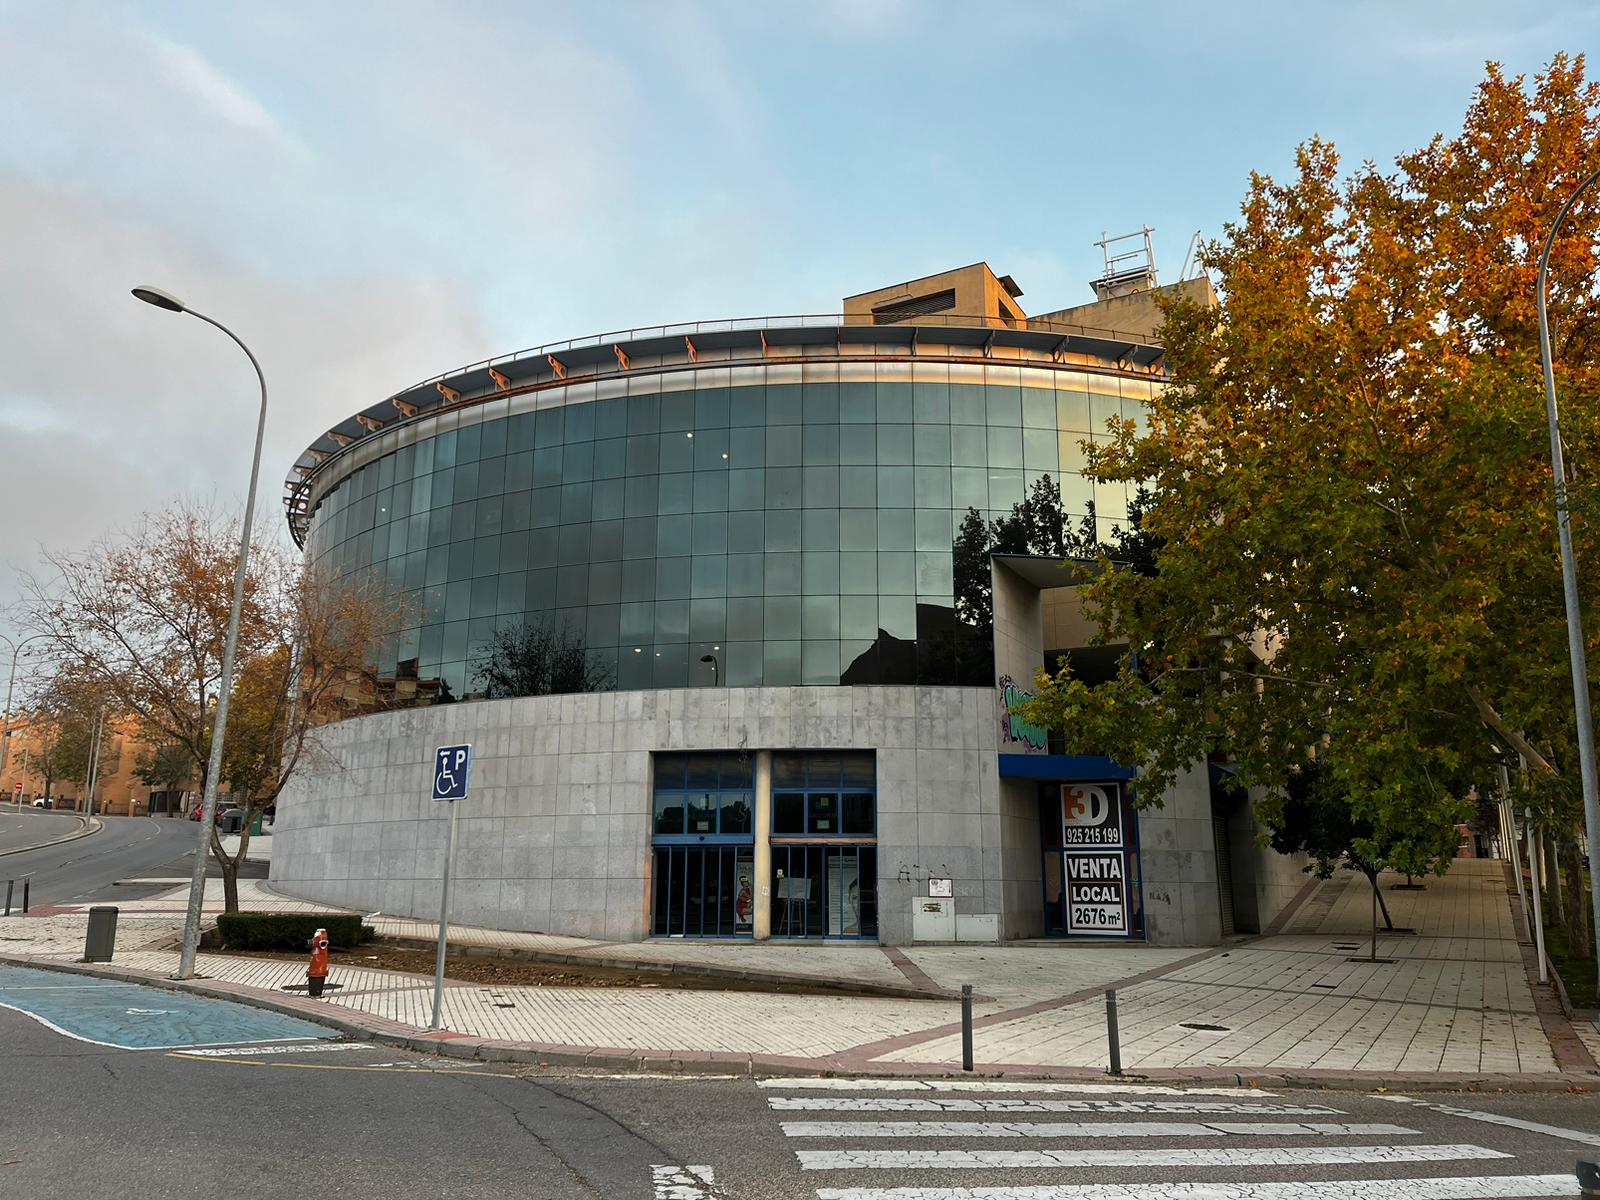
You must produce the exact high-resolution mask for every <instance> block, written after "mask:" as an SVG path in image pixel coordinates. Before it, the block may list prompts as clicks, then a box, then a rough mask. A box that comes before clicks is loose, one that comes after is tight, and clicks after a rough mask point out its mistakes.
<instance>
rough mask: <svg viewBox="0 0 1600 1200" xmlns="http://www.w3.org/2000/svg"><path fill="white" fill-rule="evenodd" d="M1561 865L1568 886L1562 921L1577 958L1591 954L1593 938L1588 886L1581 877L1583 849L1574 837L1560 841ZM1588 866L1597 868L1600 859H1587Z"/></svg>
mask: <svg viewBox="0 0 1600 1200" xmlns="http://www.w3.org/2000/svg"><path fill="white" fill-rule="evenodd" d="M1559 853H1560V854H1561V857H1562V866H1563V867H1564V868H1565V869H1566V872H1567V886H1566V889H1565V894H1564V896H1563V899H1564V901H1565V903H1564V904H1563V906H1562V914H1561V917H1562V925H1563V926H1564V927H1565V929H1566V931H1567V944H1568V946H1569V947H1571V950H1572V953H1573V955H1574V956H1575V957H1577V958H1589V957H1591V956H1593V954H1594V939H1593V937H1592V936H1591V930H1590V928H1589V889H1588V887H1587V886H1586V884H1585V883H1584V878H1583V851H1582V849H1581V848H1580V846H1579V841H1578V839H1577V838H1575V837H1573V838H1566V839H1564V840H1563V841H1562V842H1561V846H1560V851H1559ZM1589 869H1590V870H1600V863H1590V864H1589Z"/></svg>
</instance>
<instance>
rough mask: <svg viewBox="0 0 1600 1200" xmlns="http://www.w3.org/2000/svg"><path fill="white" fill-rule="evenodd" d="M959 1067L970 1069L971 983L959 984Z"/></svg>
mask: <svg viewBox="0 0 1600 1200" xmlns="http://www.w3.org/2000/svg"><path fill="white" fill-rule="evenodd" d="M961 1069H962V1070H963V1071H970V1070H972V985H971V984H970V983H963V984H962V985H961Z"/></svg>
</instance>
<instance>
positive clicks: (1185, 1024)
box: [1178, 1021, 1228, 1033]
mask: <svg viewBox="0 0 1600 1200" xmlns="http://www.w3.org/2000/svg"><path fill="white" fill-rule="evenodd" d="M1178 1028H1179V1029H1203V1030H1205V1031H1206V1032H1207V1033H1227V1032H1228V1027H1227V1026H1226V1025H1207V1024H1206V1023H1205V1022H1203V1021H1179V1022H1178Z"/></svg>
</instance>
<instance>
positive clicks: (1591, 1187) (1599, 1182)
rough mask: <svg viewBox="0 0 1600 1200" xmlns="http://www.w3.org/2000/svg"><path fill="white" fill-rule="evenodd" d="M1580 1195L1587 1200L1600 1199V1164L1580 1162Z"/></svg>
mask: <svg viewBox="0 0 1600 1200" xmlns="http://www.w3.org/2000/svg"><path fill="white" fill-rule="evenodd" d="M1578 1195H1580V1196H1583V1197H1584V1198H1585V1200H1595V1198H1596V1197H1600V1163H1592V1162H1584V1161H1583V1160H1582V1159H1581V1158H1580V1159H1579V1160H1578Z"/></svg>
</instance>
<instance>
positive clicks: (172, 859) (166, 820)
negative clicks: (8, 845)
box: [0, 814, 198, 904]
mask: <svg viewBox="0 0 1600 1200" xmlns="http://www.w3.org/2000/svg"><path fill="white" fill-rule="evenodd" d="M23 819H24V820H26V819H27V814H24V815H23ZM101 822H102V828H101V830H100V832H99V833H94V834H90V835H89V836H88V837H84V838H78V839H76V840H75V841H71V842H63V843H62V844H61V845H59V846H46V847H43V848H42V849H39V850H25V851H23V852H21V853H19V854H7V855H5V856H4V857H3V858H0V886H3V885H4V883H5V881H6V880H7V879H21V878H22V877H23V876H24V875H31V876H32V878H33V888H32V902H33V903H34V904H82V903H85V902H88V901H94V900H109V899H110V898H112V897H113V896H116V895H119V894H120V895H122V896H123V897H124V898H131V894H130V893H129V890H128V889H126V888H114V887H113V886H112V885H113V884H115V883H116V882H117V880H119V879H130V878H133V877H135V876H139V875H150V874H162V873H171V874H181V875H187V874H188V873H189V871H190V869H191V868H190V866H189V864H191V863H192V862H193V861H194V860H193V859H192V858H189V857H188V855H189V854H190V853H191V852H192V851H193V850H194V848H195V846H196V845H197V844H198V839H197V835H196V832H195V825H194V822H193V821H183V820H177V819H175V818H171V817H102V818H101Z"/></svg>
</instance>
